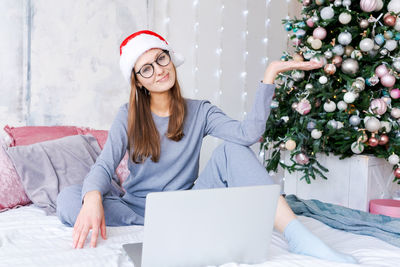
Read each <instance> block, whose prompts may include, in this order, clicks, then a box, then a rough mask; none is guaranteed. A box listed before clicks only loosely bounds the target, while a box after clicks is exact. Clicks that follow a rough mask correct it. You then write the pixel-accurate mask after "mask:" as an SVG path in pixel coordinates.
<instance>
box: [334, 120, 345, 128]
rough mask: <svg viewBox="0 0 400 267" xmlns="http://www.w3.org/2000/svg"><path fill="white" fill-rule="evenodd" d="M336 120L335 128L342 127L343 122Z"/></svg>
mask: <svg viewBox="0 0 400 267" xmlns="http://www.w3.org/2000/svg"><path fill="white" fill-rule="evenodd" d="M336 122H337V127H336V129H341V128H343V126H344V125H343V123H342V122H341V121H336Z"/></svg>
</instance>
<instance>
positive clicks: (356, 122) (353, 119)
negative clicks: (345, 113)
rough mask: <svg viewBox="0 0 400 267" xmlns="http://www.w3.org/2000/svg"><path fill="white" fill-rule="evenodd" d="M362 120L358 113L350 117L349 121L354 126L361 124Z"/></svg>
mask: <svg viewBox="0 0 400 267" xmlns="http://www.w3.org/2000/svg"><path fill="white" fill-rule="evenodd" d="M360 122H361V119H360V117H358V115H352V116H351V117H350V119H349V123H350V124H351V125H353V126H357V125H359V124H360Z"/></svg>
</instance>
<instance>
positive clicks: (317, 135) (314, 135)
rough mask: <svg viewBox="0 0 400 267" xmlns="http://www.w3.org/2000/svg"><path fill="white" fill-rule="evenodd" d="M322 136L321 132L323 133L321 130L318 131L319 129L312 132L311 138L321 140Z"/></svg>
mask: <svg viewBox="0 0 400 267" xmlns="http://www.w3.org/2000/svg"><path fill="white" fill-rule="evenodd" d="M321 136H322V132H321V131H319V130H317V129H314V130H312V131H311V137H312V138H314V139H320V138H321Z"/></svg>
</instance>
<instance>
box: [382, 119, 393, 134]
mask: <svg viewBox="0 0 400 267" xmlns="http://www.w3.org/2000/svg"><path fill="white" fill-rule="evenodd" d="M381 129H384V132H386V133H390V131H391V130H392V125H391V124H390V122H388V121H381Z"/></svg>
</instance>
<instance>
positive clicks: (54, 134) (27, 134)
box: [4, 125, 78, 146]
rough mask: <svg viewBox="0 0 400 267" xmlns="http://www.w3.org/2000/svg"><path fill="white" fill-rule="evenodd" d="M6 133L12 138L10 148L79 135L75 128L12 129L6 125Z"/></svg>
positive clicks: (40, 127)
mask: <svg viewBox="0 0 400 267" xmlns="http://www.w3.org/2000/svg"><path fill="white" fill-rule="evenodd" d="M4 131H5V132H6V133H7V134H8V135H9V136H10V138H11V144H10V146H24V145H31V144H35V143H38V142H43V141H48V140H53V139H57V138H62V137H65V136H70V135H77V134H78V130H77V129H76V127H75V126H23V127H10V126H8V125H6V126H5V127H4Z"/></svg>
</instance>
